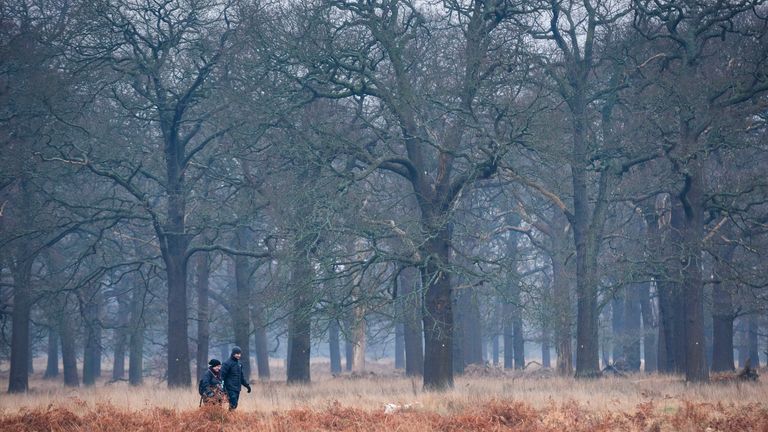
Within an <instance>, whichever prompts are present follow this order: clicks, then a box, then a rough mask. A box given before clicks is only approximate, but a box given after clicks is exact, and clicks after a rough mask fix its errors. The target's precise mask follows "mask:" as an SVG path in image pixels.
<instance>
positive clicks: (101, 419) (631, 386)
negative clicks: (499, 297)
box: [0, 364, 768, 432]
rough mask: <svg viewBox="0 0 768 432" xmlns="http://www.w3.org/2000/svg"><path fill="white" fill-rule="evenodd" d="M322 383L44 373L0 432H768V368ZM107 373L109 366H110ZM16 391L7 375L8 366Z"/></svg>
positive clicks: (15, 403) (10, 408) (5, 416)
mask: <svg viewBox="0 0 768 432" xmlns="http://www.w3.org/2000/svg"><path fill="white" fill-rule="evenodd" d="M313 367H314V368H316V369H317V370H315V369H313V380H314V382H313V383H312V384H311V385H305V386H288V385H286V384H284V383H283V382H280V381H276V380H277V379H278V377H282V376H283V374H282V371H280V370H279V369H275V370H273V376H274V377H275V378H274V379H275V381H269V382H254V385H253V393H251V394H247V393H245V392H243V393H242V394H241V398H240V399H241V402H240V407H239V408H238V410H237V411H236V412H234V413H229V412H227V411H226V409H218V408H215V409H210V408H208V409H205V408H204V409H201V408H198V401H199V398H198V396H197V394H196V392H195V390H194V389H191V388H190V389H189V390H187V391H184V390H169V389H167V388H166V386H165V384H164V383H161V382H158V381H153V380H152V379H148V380H147V381H146V383H145V384H144V385H143V386H141V387H130V386H128V385H127V384H126V383H124V382H118V383H111V384H107V383H106V382H99V383H97V384H96V385H95V386H92V387H88V388H85V387H80V388H76V389H71V388H65V387H63V385H62V384H61V383H59V382H58V381H45V380H42V379H41V378H40V377H38V376H37V375H35V376H33V377H32V378H31V381H30V387H31V388H30V391H29V392H28V393H27V394H23V395H9V394H2V395H1V396H0V431H109V432H121V431H161V430H162V431H177V430H178V431H224V430H226V431H246V430H248V431H253V430H258V431H261V430H263V431H302V432H308V431H329V430H330V431H530V432H537V431H589V432H599V431H701V432H715V431H719V432H726V431H768V385H766V384H765V379H768V378H766V377H768V371H766V370H761V371H760V372H761V375H762V376H763V377H764V379H763V380H762V381H761V382H758V383H742V384H734V383H730V384H707V385H686V383H684V382H683V381H682V380H681V379H680V378H678V377H669V376H660V375H645V374H635V375H629V376H627V377H623V378H617V377H611V378H600V379H595V380H587V381H581V380H579V381H577V380H574V379H571V378H560V377H555V376H554V375H553V374H552V373H551V372H549V371H546V370H538V371H528V372H505V371H503V370H500V369H496V368H474V369H471V370H470V371H469V372H468V373H467V374H465V375H464V376H461V377H457V378H456V385H455V388H454V389H453V390H450V391H448V392H444V393H433V392H423V391H422V390H421V382H420V381H415V380H411V379H408V378H406V377H404V376H402V374H400V373H395V372H392V371H391V369H385V368H378V369H377V368H375V367H374V368H373V369H374V370H375V372H374V373H369V374H366V375H365V376H352V375H348V374H343V375H341V376H338V377H333V376H330V375H329V374H327V373H324V372H323V371H324V370H327V365H322V364H317V365H314V366H313ZM105 375H107V374H105ZM0 385H2V386H3V388H7V373H3V372H2V370H0Z"/></svg>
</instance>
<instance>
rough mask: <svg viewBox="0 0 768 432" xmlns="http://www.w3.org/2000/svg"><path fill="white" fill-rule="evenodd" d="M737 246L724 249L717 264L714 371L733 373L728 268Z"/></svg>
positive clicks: (713, 328)
mask: <svg viewBox="0 0 768 432" xmlns="http://www.w3.org/2000/svg"><path fill="white" fill-rule="evenodd" d="M735 249H736V248H735V246H730V245H729V246H726V247H724V248H723V249H722V251H723V253H722V256H721V257H720V259H719V260H718V261H717V262H716V263H715V270H716V274H715V276H714V278H713V279H714V286H713V288H712V371H714V372H722V371H732V370H734V369H735V368H734V364H733V360H734V359H733V321H734V319H735V317H736V315H735V313H734V310H733V296H732V294H731V290H730V289H729V288H730V279H731V278H730V277H729V276H730V275H729V271H728V270H729V269H728V266H729V265H730V262H731V260H732V259H733V252H734V250H735Z"/></svg>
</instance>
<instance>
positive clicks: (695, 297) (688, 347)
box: [678, 133, 709, 382]
mask: <svg viewBox="0 0 768 432" xmlns="http://www.w3.org/2000/svg"><path fill="white" fill-rule="evenodd" d="M686 139H688V140H692V139H693V138H690V137H689V134H688V133H684V134H683V140H686ZM685 148H693V146H692V144H688V145H685ZM701 170H702V167H701V162H699V161H696V160H694V161H690V162H689V163H688V174H687V176H686V185H685V188H684V190H683V192H682V193H681V194H680V195H679V196H678V199H679V200H680V202H681V204H682V208H683V210H684V216H685V219H684V220H685V229H684V230H683V232H682V234H683V244H682V246H683V248H684V255H683V257H682V260H681V261H682V262H683V273H682V276H683V302H684V307H685V339H683V340H684V343H685V379H686V380H687V381H689V382H706V381H708V380H709V371H708V369H707V362H706V357H705V340H704V287H703V282H702V278H701V258H702V250H701V244H702V238H703V230H704V184H703V178H702V172H701Z"/></svg>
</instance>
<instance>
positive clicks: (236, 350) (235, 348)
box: [232, 346, 243, 355]
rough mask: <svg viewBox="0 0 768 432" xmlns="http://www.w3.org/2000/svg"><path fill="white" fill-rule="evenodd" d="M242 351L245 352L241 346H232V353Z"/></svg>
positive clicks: (240, 352)
mask: <svg viewBox="0 0 768 432" xmlns="http://www.w3.org/2000/svg"><path fill="white" fill-rule="evenodd" d="M242 353H243V350H241V349H240V347H239V346H234V347H232V355H235V354H242Z"/></svg>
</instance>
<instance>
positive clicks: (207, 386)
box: [198, 359, 227, 405]
mask: <svg viewBox="0 0 768 432" xmlns="http://www.w3.org/2000/svg"><path fill="white" fill-rule="evenodd" d="M198 392H199V393H200V405H203V404H205V405H221V404H222V403H224V398H226V397H227V396H226V394H225V393H224V387H223V386H222V381H221V362H220V361H219V360H217V359H211V361H209V362H208V369H206V370H205V372H203V377H202V378H200V384H199V385H198Z"/></svg>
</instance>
